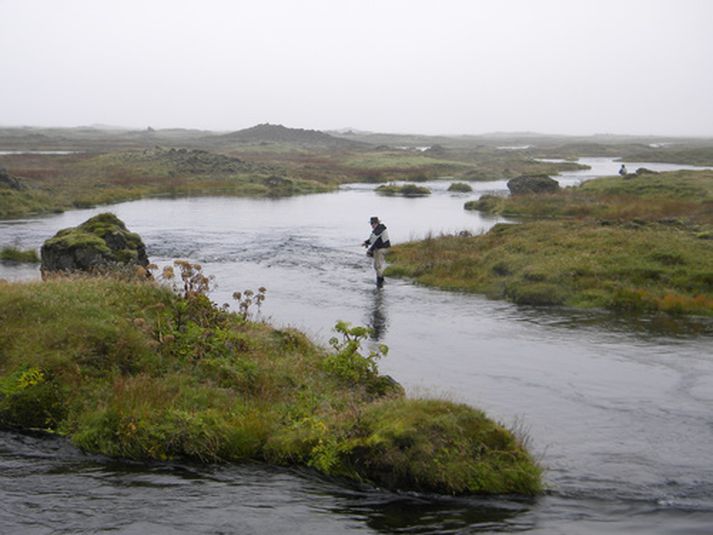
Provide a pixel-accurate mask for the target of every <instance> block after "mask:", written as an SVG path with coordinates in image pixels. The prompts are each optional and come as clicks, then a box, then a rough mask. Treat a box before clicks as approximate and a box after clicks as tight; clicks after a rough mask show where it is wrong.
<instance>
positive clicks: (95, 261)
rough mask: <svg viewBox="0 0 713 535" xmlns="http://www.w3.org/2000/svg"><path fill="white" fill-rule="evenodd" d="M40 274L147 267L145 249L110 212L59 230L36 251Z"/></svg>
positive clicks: (141, 242)
mask: <svg viewBox="0 0 713 535" xmlns="http://www.w3.org/2000/svg"><path fill="white" fill-rule="evenodd" d="M40 256H41V258H42V272H43V273H50V272H57V271H95V270H97V269H102V268H106V267H112V266H132V265H136V266H147V265H148V263H149V260H148V256H147V255H146V246H145V245H144V242H143V241H142V240H141V237H140V236H139V235H138V234H135V233H133V232H129V230H128V229H127V228H126V225H125V224H124V223H123V221H121V220H120V219H119V218H118V217H116V216H115V215H114V214H111V213H103V214H99V215H96V216H94V217H92V218H91V219H88V220H87V221H85V222H84V223H82V224H81V225H79V226H78V227H72V228H66V229H63V230H60V231H59V232H58V233H57V234H55V235H54V236H53V237H52V238H50V239H49V240H47V241H45V243H44V244H43V245H42V249H41V251H40Z"/></svg>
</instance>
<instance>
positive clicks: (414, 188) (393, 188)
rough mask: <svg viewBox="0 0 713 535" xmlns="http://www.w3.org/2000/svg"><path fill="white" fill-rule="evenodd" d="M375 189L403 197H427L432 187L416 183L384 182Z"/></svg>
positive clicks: (380, 192)
mask: <svg viewBox="0 0 713 535" xmlns="http://www.w3.org/2000/svg"><path fill="white" fill-rule="evenodd" d="M375 191H376V193H378V194H380V195H388V196H394V195H399V196H401V197H425V196H427V195H430V194H431V190H430V189H428V188H426V187H424V186H418V185H416V184H403V185H401V186H399V185H397V184H384V185H382V186H379V187H378V188H376V190H375Z"/></svg>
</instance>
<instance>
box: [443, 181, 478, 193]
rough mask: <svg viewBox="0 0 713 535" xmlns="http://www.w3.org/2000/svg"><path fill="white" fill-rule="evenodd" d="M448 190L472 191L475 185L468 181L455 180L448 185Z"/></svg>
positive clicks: (457, 191)
mask: <svg viewBox="0 0 713 535" xmlns="http://www.w3.org/2000/svg"><path fill="white" fill-rule="evenodd" d="M448 191H452V192H455V193H470V192H471V191H473V187H472V186H471V185H470V184H467V183H466V182H453V183H451V185H450V186H448Z"/></svg>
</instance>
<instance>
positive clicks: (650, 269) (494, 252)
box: [387, 221, 713, 315]
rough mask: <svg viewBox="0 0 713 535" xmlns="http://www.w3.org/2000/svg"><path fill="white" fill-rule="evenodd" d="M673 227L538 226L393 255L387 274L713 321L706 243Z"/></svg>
mask: <svg viewBox="0 0 713 535" xmlns="http://www.w3.org/2000/svg"><path fill="white" fill-rule="evenodd" d="M706 238H707V235H706V234H705V233H703V234H701V233H695V232H691V231H689V230H687V229H686V228H685V227H681V226H680V225H671V224H668V225H666V224H656V223H651V224H647V223H644V222H638V223H625V224H621V225H612V224H601V223H599V224H598V223H593V222H584V221H579V222H574V221H540V222H528V223H521V224H517V225H503V224H500V225H496V226H495V227H494V228H493V229H491V231H490V232H488V233H487V234H485V235H483V236H443V237H440V238H431V239H427V240H424V241H420V242H414V243H409V244H403V245H398V246H396V247H392V248H391V253H390V256H389V260H390V262H391V266H390V267H389V268H388V272H387V274H389V275H391V276H407V277H412V278H414V279H416V280H417V281H419V282H421V283H423V284H427V285H432V286H437V287H441V288H447V289H458V290H466V291H472V292H477V293H484V294H486V295H488V296H490V297H493V298H504V299H508V300H511V301H513V302H515V303H519V304H528V305H567V306H575V307H584V308H587V307H605V308H611V309H618V310H627V311H663V312H668V313H672V314H697V315H713V268H712V267H711V266H713V240H710V239H706Z"/></svg>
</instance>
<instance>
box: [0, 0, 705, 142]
mask: <svg viewBox="0 0 713 535" xmlns="http://www.w3.org/2000/svg"><path fill="white" fill-rule="evenodd" d="M711 21H713V1H708V0H597V1H594V0H580V1H568V0H537V1H527V0H499V1H498V0H482V1H467V0H442V1H440V2H427V1H423V0H381V1H374V0H362V1H359V0H342V1H338V2H334V1H329V0H301V1H288V0H264V1H262V2H259V3H257V2H251V1H243V0H236V1H228V0H204V1H201V2H197V1H185V0H174V1H169V0H142V1H139V0H123V1H121V2H119V1H111V0H107V1H92V0H63V1H61V2H57V1H51V0H0V72H2V77H3V81H2V83H1V84H0V126H41V127H73V126H86V125H95V124H103V125H115V126H120V127H125V128H136V129H142V128H147V127H149V126H150V127H152V128H155V129H163V128H196V129H201V130H212V131H234V130H240V129H244V128H249V127H251V126H254V125H256V124H262V123H271V124H282V125H285V126H288V127H293V128H306V129H316V130H338V129H344V128H353V129H356V130H364V131H372V132H391V133H413V134H433V135H438V134H440V135H463V134H473V135H477V134H483V133H491V132H520V133H522V132H536V133H542V134H563V135H592V134H617V135H655V136H699V137H710V136H713V98H711V95H713V68H711V67H712V66H713V65H711V63H712V59H711V58H713V32H711V31H710V28H709V26H710V22H711Z"/></svg>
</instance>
